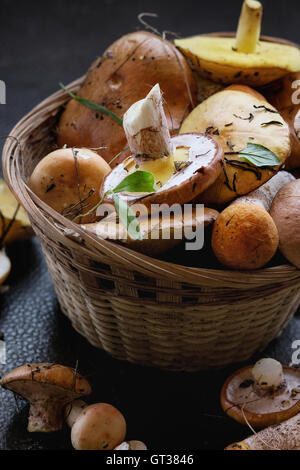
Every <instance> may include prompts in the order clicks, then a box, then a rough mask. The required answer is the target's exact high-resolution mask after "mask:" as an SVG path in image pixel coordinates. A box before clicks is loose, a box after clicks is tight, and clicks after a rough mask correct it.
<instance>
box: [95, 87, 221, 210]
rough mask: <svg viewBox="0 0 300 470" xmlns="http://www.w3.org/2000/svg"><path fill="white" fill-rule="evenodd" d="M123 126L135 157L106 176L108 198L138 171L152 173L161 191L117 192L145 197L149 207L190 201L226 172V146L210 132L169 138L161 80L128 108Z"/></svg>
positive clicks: (138, 198) (128, 197)
mask: <svg viewBox="0 0 300 470" xmlns="http://www.w3.org/2000/svg"><path fill="white" fill-rule="evenodd" d="M124 130H125V133H126V136H127V140H128V143H129V146H130V149H131V153H132V156H131V157H129V158H127V159H126V160H125V161H124V162H122V163H121V164H119V165H118V166H117V167H116V168H114V169H113V170H112V172H111V173H110V174H109V175H108V176H107V177H106V178H105V180H104V182H103V185H102V188H101V192H100V193H101V196H102V197H105V200H106V202H111V201H112V200H113V196H112V192H113V190H114V188H116V187H117V186H118V185H119V183H120V182H122V181H123V180H124V179H125V178H126V177H127V176H128V175H130V174H132V173H135V172H136V171H137V170H139V171H145V172H148V173H152V174H153V175H154V177H155V181H156V184H157V190H156V191H155V192H153V191H152V192H151V193H150V194H149V193H148V194H147V193H142V192H135V193H132V192H129V193H128V192H126V191H124V192H122V193H119V194H118V195H119V197H120V198H124V199H126V200H127V201H129V203H133V202H136V201H141V202H142V204H143V205H144V206H145V207H151V205H153V204H168V205H169V206H171V205H172V204H174V203H177V204H184V203H186V202H189V201H191V200H192V199H194V198H195V197H196V196H197V195H198V194H199V193H200V192H202V191H204V190H205V189H206V188H208V187H209V186H210V185H211V184H212V183H213V182H214V181H215V180H216V178H217V177H218V175H219V174H220V172H221V169H222V162H223V151H222V148H221V146H220V145H219V144H218V142H216V141H215V140H214V139H212V137H211V136H208V135H203V134H185V135H178V136H176V137H173V138H172V139H171V138H170V134H169V130H168V127H167V125H166V116H165V114H164V110H163V107H162V96H161V91H160V87H159V85H158V84H157V85H156V86H155V87H153V89H152V90H151V91H150V93H149V94H148V95H147V97H146V98H145V99H143V100H141V101H139V102H137V103H135V104H134V105H132V107H131V108H130V109H129V110H128V111H127V113H126V114H125V116H124ZM109 193H110V194H109Z"/></svg>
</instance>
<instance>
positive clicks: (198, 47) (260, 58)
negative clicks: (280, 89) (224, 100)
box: [175, 0, 300, 87]
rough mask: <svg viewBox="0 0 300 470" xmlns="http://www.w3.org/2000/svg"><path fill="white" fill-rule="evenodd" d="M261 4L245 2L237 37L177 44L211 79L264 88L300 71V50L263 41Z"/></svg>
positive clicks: (178, 41) (197, 38)
mask: <svg viewBox="0 0 300 470" xmlns="http://www.w3.org/2000/svg"><path fill="white" fill-rule="evenodd" d="M261 19H262V5H261V3H260V2H257V1H255V0H245V1H244V4H243V7H242V12H241V16H240V20H239V25H238V29H237V35H236V38H235V37H234V36H232V37H231V36H230V35H224V33H223V34H222V33H219V34H213V35H207V36H206V35H199V36H194V37H190V38H186V39H176V40H175V45H176V46H177V47H178V48H179V49H180V50H181V51H182V52H183V53H184V54H185V55H186V56H187V57H188V58H189V59H190V60H191V61H192V62H193V65H194V67H195V68H196V70H197V71H198V72H199V73H200V74H201V75H202V76H203V77H204V78H208V79H210V80H213V81H216V82H219V83H224V84H230V83H242V84H244V85H250V86H255V87H258V86H262V85H265V84H267V83H270V82H272V81H273V80H276V79H278V78H280V77H283V76H285V75H287V74H288V73H289V72H297V71H299V70H300V51H299V48H298V47H297V46H296V45H293V44H291V43H290V44H289V43H285V42H284V41H282V40H280V39H278V40H277V39H275V38H274V39H273V38H272V40H270V41H267V40H264V39H261V40H260V41H258V39H259V36H260V27H261Z"/></svg>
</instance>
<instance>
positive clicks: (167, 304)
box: [3, 78, 300, 371]
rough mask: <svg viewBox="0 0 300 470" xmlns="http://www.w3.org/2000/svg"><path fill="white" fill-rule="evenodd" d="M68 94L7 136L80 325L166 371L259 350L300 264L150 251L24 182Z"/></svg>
mask: <svg viewBox="0 0 300 470" xmlns="http://www.w3.org/2000/svg"><path fill="white" fill-rule="evenodd" d="M82 81H83V78H81V79H78V80H77V81H75V82H73V83H72V84H71V85H69V87H70V89H72V90H73V91H76V90H77V88H78V86H79V85H80V84H81V83H82ZM67 99H68V97H67V95H66V94H65V92H63V91H59V92H57V93H55V94H54V95H52V96H50V97H49V98H48V99H46V100H45V101H43V102H42V103H41V104H40V105H38V106H37V107H36V108H34V109H33V110H32V111H31V112H30V113H29V114H28V115H27V116H25V117H24V118H23V119H22V120H21V121H20V122H19V123H18V124H17V125H16V126H15V128H14V129H13V130H12V132H11V136H15V137H16V138H17V139H18V140H19V141H21V144H22V155H21V152H20V147H19V145H18V143H17V141H16V140H15V139H12V138H10V139H7V141H6V144H5V147H4V151H3V169H4V174H5V178H6V181H7V182H8V184H9V186H10V188H11V189H12V191H13V192H14V194H15V195H16V197H17V198H18V199H19V201H20V202H21V203H22V205H23V206H24V207H25V209H26V211H27V212H28V215H29V218H30V220H31V223H32V226H33V228H34V230H35V232H36V234H37V236H38V237H39V240H40V243H41V245H42V249H43V251H44V254H45V257H46V261H47V264H48V268H49V271H50V274H51V276H52V279H53V282H54V286H55V289H56V293H57V296H58V299H59V302H60V305H61V308H62V310H63V312H64V313H65V314H66V315H67V316H68V317H69V318H70V320H71V322H72V324H73V326H74V328H75V329H76V330H77V331H78V332H79V333H80V334H82V335H83V336H85V337H86V338H87V339H88V341H89V342H90V343H91V344H93V345H94V346H96V347H99V348H103V349H104V350H105V351H107V352H108V353H109V354H111V355H112V356H114V357H116V358H118V359H122V360H124V359H125V360H128V361H130V362H133V363H137V364H142V365H151V366H157V367H160V368H164V369H169V370H187V371H195V370H199V369H208V368H213V367H223V366H225V365H227V364H229V363H232V362H238V361H244V360H247V359H248V358H249V357H250V356H251V355H253V354H254V353H255V352H257V351H261V350H263V349H264V348H265V347H266V346H267V345H268V343H269V342H270V341H271V340H272V339H274V338H276V337H277V336H278V335H279V334H280V332H281V331H282V329H283V328H284V327H285V325H286V324H287V322H288V321H289V319H290V318H291V317H292V315H293V314H294V313H295V312H296V310H297V308H298V306H299V304H300V289H299V287H300V270H297V269H296V268H294V267H292V266H289V265H283V266H278V267H272V268H268V269H262V270H259V271H255V272H233V271H228V270H217V269H204V268H203V269H202V268H189V267H184V266H180V265H176V264H172V263H168V262H166V261H160V260H156V259H152V258H150V257H147V256H144V255H140V254H137V253H135V252H133V251H131V250H128V249H127V248H125V247H123V246H121V245H116V244H113V243H110V242H107V241H104V240H101V239H97V238H95V237H93V236H92V235H88V234H86V232H84V231H83V230H81V229H80V227H78V226H76V225H75V224H73V223H72V222H70V221H68V220H66V219H65V218H63V217H62V216H61V215H59V214H58V213H56V212H54V211H53V210H51V209H50V208H49V207H48V206H46V205H45V204H44V203H42V202H41V201H40V200H39V199H38V198H37V197H36V196H35V195H34V194H32V193H31V192H30V190H29V189H28V187H27V186H26V184H25V182H26V181H27V179H28V176H29V175H30V173H31V171H32V170H33V168H34V167H35V165H36V164H37V162H38V161H39V160H40V159H41V158H42V157H43V156H44V155H45V154H46V153H47V152H48V151H49V150H51V149H53V147H54V146H55V135H54V132H53V130H54V129H55V125H56V122H57V118H58V115H59V113H60V111H61V107H62V105H63V104H64V103H65V102H66V101H67ZM66 229H72V230H74V229H75V230H76V231H77V233H78V237H77V238H76V237H70V236H68V235H66Z"/></svg>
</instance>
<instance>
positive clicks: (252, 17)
mask: <svg viewBox="0 0 300 470" xmlns="http://www.w3.org/2000/svg"><path fill="white" fill-rule="evenodd" d="M262 14H263V7H262V4H261V3H260V2H257V1H256V0H245V1H244V4H243V7H242V11H241V16H240V19H239V25H238V29H237V33H236V49H237V52H243V53H245V54H251V53H254V52H255V50H256V46H257V44H258V41H259V38H260V31H261V21H262Z"/></svg>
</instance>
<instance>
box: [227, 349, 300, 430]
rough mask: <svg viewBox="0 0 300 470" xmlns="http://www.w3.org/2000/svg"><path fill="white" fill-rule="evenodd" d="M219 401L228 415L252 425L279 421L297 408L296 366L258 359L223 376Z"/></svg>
mask: <svg viewBox="0 0 300 470" xmlns="http://www.w3.org/2000/svg"><path fill="white" fill-rule="evenodd" d="M221 405H222V408H223V410H224V411H225V412H226V413H227V414H228V415H229V416H230V417H231V418H233V419H235V420H236V421H238V422H239V423H241V424H245V425H246V424H247V425H250V426H252V427H253V428H254V429H263V428H266V427H267V426H271V425H275V424H278V423H281V422H283V421H285V420H287V419H289V418H291V417H293V416H295V415H297V414H298V413H299V412H300V370H299V369H296V368H293V367H288V366H281V364H280V363H279V362H278V361H275V360H274V359H270V358H268V359H262V360H261V361H259V362H258V363H257V364H256V365H255V366H254V367H253V366H247V367H244V368H243V369H240V370H238V371H237V372H235V373H234V374H233V375H231V377H229V378H228V379H227V381H226V382H225V384H224V385H223V388H222V391H221Z"/></svg>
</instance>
